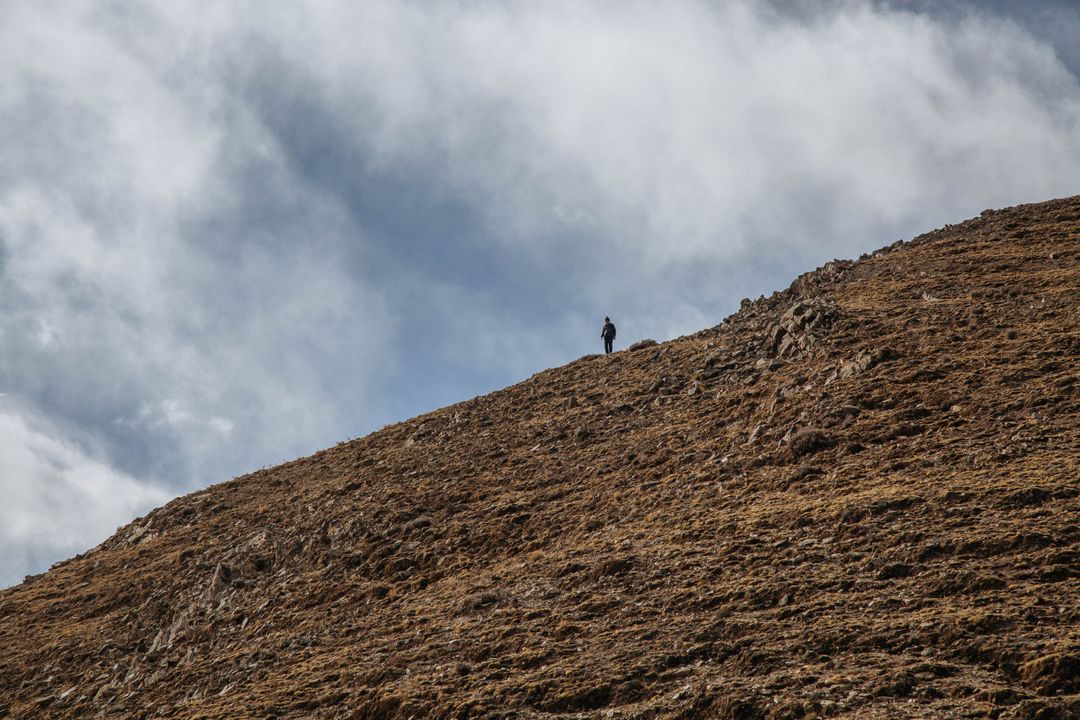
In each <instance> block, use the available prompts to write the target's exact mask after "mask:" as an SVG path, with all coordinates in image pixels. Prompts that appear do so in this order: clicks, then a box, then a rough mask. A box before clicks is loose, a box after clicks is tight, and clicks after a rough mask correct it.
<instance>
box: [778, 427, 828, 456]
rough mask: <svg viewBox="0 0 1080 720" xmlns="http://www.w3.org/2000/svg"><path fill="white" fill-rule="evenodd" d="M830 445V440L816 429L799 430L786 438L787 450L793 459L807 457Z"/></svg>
mask: <svg viewBox="0 0 1080 720" xmlns="http://www.w3.org/2000/svg"><path fill="white" fill-rule="evenodd" d="M832 445H833V440H832V438H831V437H829V436H828V435H827V434H826V433H825V432H824V431H822V430H819V429H817V428H812V427H805V428H799V429H798V430H796V431H795V432H793V433H791V435H789V436H788V448H789V449H790V450H791V454H792V455H794V456H795V457H802V456H803V455H809V454H810V453H813V452H817V451H818V450H824V449H825V448H828V447H832Z"/></svg>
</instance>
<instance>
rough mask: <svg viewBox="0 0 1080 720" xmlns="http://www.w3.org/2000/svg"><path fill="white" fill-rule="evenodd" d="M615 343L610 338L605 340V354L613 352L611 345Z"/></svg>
mask: <svg viewBox="0 0 1080 720" xmlns="http://www.w3.org/2000/svg"><path fill="white" fill-rule="evenodd" d="M612 342H613V341H612V340H611V339H610V338H604V354H605V355H606V354H607V353H609V352H611V343H612Z"/></svg>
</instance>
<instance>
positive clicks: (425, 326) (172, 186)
mask: <svg viewBox="0 0 1080 720" xmlns="http://www.w3.org/2000/svg"><path fill="white" fill-rule="evenodd" d="M1078 77H1080V9H1078V7H1077V5H1076V4H1075V3H1072V2H1067V1H1065V0H1062V1H1061V2H1056V1H1047V2H1043V3H1039V2H1019V1H1012V2H1007V1H1004V0H998V1H996V2H989V1H986V2H959V1H956V2H948V1H945V2H942V1H938V2H930V1H929V0H926V1H915V0H913V1H911V2H892V3H884V2H870V1H869V0H835V1H831V0H791V1H789V2H779V1H778V2H767V1H766V0H759V1H757V2H749V1H747V0H726V1H723V2H721V1H719V0H717V1H715V2H709V1H706V0H671V1H670V2H655V0H649V1H644V0H620V1H619V2H616V1H614V0H550V1H548V2H544V3H534V2H525V1H524V0H522V1H520V2H518V1H515V0H506V1H504V2H494V1H493V0H476V1H475V2H464V1H459V2H427V1H426V0H395V1H393V2H390V1H387V0H365V2H362V3H355V2H346V1H344V0H342V1H340V2H339V1H334V0H290V1H289V2H266V1H265V0H264V1H260V2H254V1H250V2H244V1H243V0H237V1H236V2H231V3H221V2H210V1H204V2H198V1H193V2H187V3H178V2H172V1H169V0H162V1H156V2H155V1H153V0H140V1H139V2H134V1H125V0H97V1H96V2H94V1H80V0H69V1H67V2H63V3H41V2H37V1H36V0H0V499H2V502H0V586H5V585H11V584H15V583H18V582H20V581H21V580H22V578H23V576H24V575H26V574H28V573H37V572H41V571H43V570H44V569H46V568H47V567H48V566H49V565H50V564H51V563H54V562H56V561H58V560H61V559H64V558H66V557H70V556H72V555H74V554H76V553H79V552H83V551H85V550H87V549H89V548H90V547H93V546H94V545H96V544H97V543H99V542H101V541H102V540H104V539H105V538H107V537H108V536H109V535H111V534H112V533H113V532H115V530H116V529H117V528H118V527H119V526H121V525H123V524H126V523H127V522H129V521H131V520H132V519H134V518H135V517H136V516H138V515H140V514H143V513H145V512H146V511H148V510H149V509H151V508H153V507H155V506H158V505H160V504H162V503H164V502H166V501H167V500H168V499H170V498H172V497H175V496H177V495H180V494H184V493H188V492H191V491H194V490H197V489H199V488H202V487H205V486H207V485H209V484H212V483H216V482H221V481H224V480H227V479H229V478H231V477H233V476H236V475H240V474H243V473H246V472H249V471H252V470H256V469H259V468H261V467H268V466H272V465H276V464H278V463H280V462H282V461H284V460H288V459H291V458H293V457H296V456H299V455H306V454H310V453H311V452H314V451H315V450H318V449H320V448H323V447H328V446H332V445H334V444H335V443H337V442H339V441H342V440H347V439H350V438H354V437H358V436H362V435H365V434H367V433H369V432H372V431H374V430H377V429H378V428H380V427H382V426H384V425H386V424H389V423H393V422H397V421H399V420H403V419H406V418H409V417H412V416H414V415H417V414H419V413H422V412H426V411H429V410H433V409H435V408H438V407H442V406H445V405H447V404H450V403H453V402H457V401H460V400H464V399H467V398H470V397H473V396H475V395H478V394H482V393H486V392H490V391H492V390H495V389H498V388H500V387H504V386H506V385H509V384H512V383H515V382H518V381H521V380H523V379H525V378H527V377H529V376H530V375H531V374H532V373H535V372H537V371H539V370H542V369H545V368H548V367H553V366H558V365H562V364H564V363H566V362H569V361H571V360H574V359H576V358H578V357H581V356H582V355H586V354H590V353H595V352H598V351H600V350H601V349H602V344H601V340H600V338H599V332H600V326H601V325H602V323H603V318H604V316H605V315H610V316H611V318H612V319H613V320H614V321H615V323H616V325H617V326H618V328H619V336H618V339H617V340H616V349H618V348H619V347H620V346H622V347H625V346H626V345H627V344H629V343H630V342H633V341H635V340H639V339H643V338H654V339H656V340H665V339H670V338H673V337H677V336H679V335H683V334H687V333H690V332H694V331H697V330H700V329H703V328H705V327H710V326H713V325H716V324H718V323H719V322H720V321H721V320H722V319H723V318H724V317H725V316H726V315H728V314H730V313H731V312H733V311H734V310H735V309H737V308H738V305H739V301H740V300H741V299H742V298H743V297H751V298H754V297H758V296H759V295H762V294H764V295H768V294H770V293H771V292H773V291H775V290H779V289H783V288H784V287H786V286H787V285H788V284H789V283H790V282H791V281H792V280H793V279H794V278H795V277H796V276H797V275H798V274H800V273H802V272H805V271H808V270H811V269H813V268H815V267H817V266H820V265H821V264H823V263H825V262H828V261H829V260H831V259H833V258H851V257H857V256H858V255H859V254H861V253H864V252H869V251H872V250H874V249H877V248H879V247H882V246H884V245H887V244H890V243H892V242H894V241H896V240H899V239H910V238H911V237H913V236H915V235H917V234H919V233H922V232H925V231H928V230H931V229H933V228H936V227H940V226H942V225H944V224H945V223H951V222H959V221H961V220H964V219H966V218H969V217H972V216H974V215H977V214H978V213H979V212H981V211H982V210H983V209H985V208H998V207H1005V206H1009V205H1014V204H1018V203H1021V202H1034V201H1040V200H1046V199H1050V198H1053V197H1062V196H1069V195H1074V194H1077V193H1080V120H1078V119H1080V84H1078Z"/></svg>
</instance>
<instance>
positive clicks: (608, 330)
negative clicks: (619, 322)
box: [600, 317, 615, 354]
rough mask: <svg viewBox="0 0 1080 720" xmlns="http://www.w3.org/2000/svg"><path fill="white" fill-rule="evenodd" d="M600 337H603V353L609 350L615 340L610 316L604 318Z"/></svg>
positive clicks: (613, 326)
mask: <svg viewBox="0 0 1080 720" xmlns="http://www.w3.org/2000/svg"><path fill="white" fill-rule="evenodd" d="M600 337H602V338H604V354H607V353H609V352H611V344H612V343H614V342H615V323H613V322H611V318H609V317H606V318H604V329H603V330H601V331H600Z"/></svg>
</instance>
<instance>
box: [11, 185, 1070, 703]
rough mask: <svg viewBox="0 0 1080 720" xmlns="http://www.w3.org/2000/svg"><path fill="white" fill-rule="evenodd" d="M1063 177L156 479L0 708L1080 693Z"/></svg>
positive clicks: (15, 614)
mask: <svg viewBox="0 0 1080 720" xmlns="http://www.w3.org/2000/svg"><path fill="white" fill-rule="evenodd" d="M1078 359H1080V198H1071V199H1067V200H1058V201H1053V202H1049V203H1044V204H1040V205H1034V206H1022V207H1018V208H1012V209H1009V210H1005V211H1000V212H987V213H984V214H983V216H981V217H979V218H976V219H974V220H970V221H968V222H965V223H963V224H961V225H955V226H950V227H946V228H944V229H942V230H938V231H935V232H933V233H930V234H928V235H924V236H922V237H920V238H917V239H916V240H915V241H913V242H911V243H901V244H897V245H895V246H893V247H890V248H887V249H885V250H882V251H879V252H877V253H874V254H873V255H870V256H865V257H863V258H861V259H860V260H858V261H856V262H841V261H837V262H833V263H830V264H828V265H826V266H825V267H823V268H821V269H819V270H818V271H816V272H814V273H809V274H807V275H804V276H802V277H800V278H799V279H798V280H796V281H795V283H794V284H793V285H792V287H791V288H790V289H789V290H787V291H784V292H782V293H777V294H775V295H773V296H772V297H770V298H767V299H766V298H763V299H761V300H759V301H757V302H753V303H749V302H747V303H745V304H744V307H743V308H742V309H741V310H740V311H739V312H738V313H737V314H735V315H733V316H732V317H730V318H728V319H727V320H726V321H725V322H724V323H722V324H721V325H719V326H717V327H716V328H711V329H708V330H705V331H702V332H700V333H697V334H696V335H693V336H689V337H684V338H680V339H678V340H674V341H671V342H667V343H663V344H660V345H657V346H653V347H644V348H643V349H640V350H637V351H634V352H628V351H623V352H617V353H614V354H612V355H610V356H590V357H585V358H582V359H580V360H578V361H575V362H572V363H570V364H568V365H566V366H564V367H561V368H556V369H553V370H549V371H545V372H542V373H539V374H537V375H536V376H534V377H532V378H530V379H529V380H527V381H525V382H522V383H520V384H518V385H515V386H513V387H510V388H507V389H505V390H502V391H499V392H496V393H493V394H491V395H488V396H485V397H481V398H476V399H474V400H470V401H468V402H464V403H461V404H458V405H454V406H451V407H448V408H444V409H442V410H439V411H436V412H433V413H431V414H429V415H425V416H421V417H418V418H416V419H413V420H410V421H408V422H405V423H401V424H398V425H394V426H391V427H388V428H385V429H383V430H382V431H380V432H377V433H374V434H372V435H370V436H368V437H365V438H361V439H359V440H355V441H352V442H348V443H343V444H340V445H338V446H337V447H334V448H331V449H329V450H326V451H323V452H320V453H317V454H316V455H313V456H311V457H307V458H303V459H300V460H296V461H294V462H291V463H288V464H285V465H282V466H280V467H276V468H273V469H270V470H264V471H260V472H257V473H253V474H251V475H247V476H244V477H241V478H238V479H236V480H233V481H231V482H227V483H223V484H220V485H216V486H214V487H211V488H209V489H207V490H205V491H202V492H198V493H195V494H193V495H189V496H186V497H183V498H179V499H177V500H175V501H173V502H171V503H169V504H168V505H167V506H165V507H163V508H161V509H158V510H155V511H154V512H152V513H150V514H149V515H148V516H147V517H145V518H141V519H139V520H137V521H136V522H134V523H132V524H131V525H129V526H127V527H125V528H123V529H122V530H120V531H119V532H118V533H117V534H116V536H114V537H113V538H111V539H110V540H108V541H107V542H105V543H104V544H102V545H101V546H99V547H98V548H95V549H94V550H92V551H90V552H89V553H87V554H85V555H83V556H80V557H77V558H74V559H72V560H70V561H67V562H64V563H60V564H58V565H57V566H55V567H54V568H53V569H52V570H50V571H49V572H48V573H45V574H43V575H40V576H37V577H33V578H30V579H28V580H27V581H26V582H25V583H23V584H22V585H19V586H18V587H15V588H10V589H7V590H4V591H2V592H0V639H2V643H0V645H2V648H3V652H0V717H4V716H5V715H6V716H10V717H15V718H35V717H50V718H93V717H101V718H125V717H175V718H198V717H201V718H384V717H385V718H391V717H393V718H407V717H417V718H427V717H446V718H465V717H502V718H557V717H604V718H695V717H715V718H733V719H755V718H770V719H779V718H814V717H841V718H927V717H936V718H982V717H991V718H993V717H1000V718H1044V719H1048V718H1070V717H1080V579H1078V578H1080V514H1078V510H1080V498H1078V496H1080V429H1078V427H1080V390H1078V386H1077V375H1078V372H1077V368H1078Z"/></svg>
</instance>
